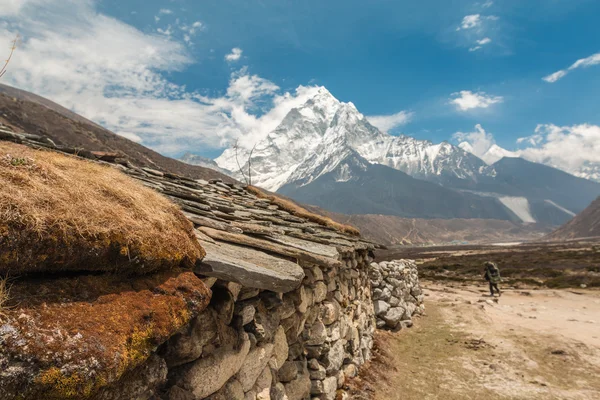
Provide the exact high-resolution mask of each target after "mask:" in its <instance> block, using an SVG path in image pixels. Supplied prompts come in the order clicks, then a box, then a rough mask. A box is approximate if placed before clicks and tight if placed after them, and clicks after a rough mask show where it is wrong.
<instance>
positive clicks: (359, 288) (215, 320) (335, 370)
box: [158, 251, 375, 400]
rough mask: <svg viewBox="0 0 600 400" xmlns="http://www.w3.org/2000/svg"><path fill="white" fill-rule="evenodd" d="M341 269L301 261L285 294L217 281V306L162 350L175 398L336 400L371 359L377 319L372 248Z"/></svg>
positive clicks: (347, 259)
mask: <svg viewBox="0 0 600 400" xmlns="http://www.w3.org/2000/svg"><path fill="white" fill-rule="evenodd" d="M341 261H342V262H341V267H337V268H324V267H319V266H316V265H311V264H308V263H302V264H301V266H302V267H303V269H304V273H305V278H304V280H303V281H302V284H301V285H300V287H299V288H298V289H296V290H294V291H292V292H288V293H285V294H281V293H275V292H271V291H260V290H257V289H249V288H245V287H242V286H241V285H239V284H236V283H232V282H225V281H220V280H218V281H215V283H214V284H213V286H212V290H213V300H212V303H211V306H210V307H209V308H208V309H207V310H206V311H205V312H203V313H202V314H201V315H200V316H199V317H198V318H196V319H195V320H194V322H193V323H192V324H191V325H190V326H189V327H187V328H186V329H185V330H184V331H183V332H180V333H179V334H178V335H176V336H174V337H172V338H171V339H170V340H169V342H167V343H166V344H165V345H163V346H162V348H161V349H159V351H158V354H159V355H161V356H162V357H163V358H164V359H165V361H166V362H167V367H168V385H167V387H166V388H165V391H164V395H163V398H164V399H168V400H192V399H194V400H199V399H205V398H209V399H212V400H259V399H260V400H265V399H273V400H284V399H287V400H301V399H311V398H312V399H320V400H333V399H335V398H336V396H337V395H338V393H339V389H341V388H342V386H343V384H344V382H345V380H346V378H352V377H354V376H356V374H357V373H358V368H359V367H360V366H361V365H362V364H364V363H365V362H366V361H367V360H369V359H370V357H371V348H372V346H373V334H374V331H375V317H374V311H373V306H372V300H371V291H370V285H369V276H368V265H369V263H370V262H371V261H373V259H372V258H371V257H370V256H369V254H368V252H367V251H356V252H349V253H345V254H343V256H342V260H341Z"/></svg>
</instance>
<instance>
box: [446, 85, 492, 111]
mask: <svg viewBox="0 0 600 400" xmlns="http://www.w3.org/2000/svg"><path fill="white" fill-rule="evenodd" d="M452 96H454V99H452V100H450V103H451V104H453V105H455V106H456V108H457V109H458V110H459V111H469V110H472V109H476V108H488V107H490V106H491V105H493V104H497V103H502V102H503V101H504V98H503V97H502V96H492V95H488V94H486V93H485V92H476V93H473V92H471V91H469V90H461V91H460V92H459V93H452Z"/></svg>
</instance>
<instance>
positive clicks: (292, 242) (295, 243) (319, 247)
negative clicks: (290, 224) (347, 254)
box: [267, 235, 340, 260]
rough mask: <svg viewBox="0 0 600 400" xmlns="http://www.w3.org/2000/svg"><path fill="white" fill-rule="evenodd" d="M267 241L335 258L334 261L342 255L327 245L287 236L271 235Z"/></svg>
mask: <svg viewBox="0 0 600 400" xmlns="http://www.w3.org/2000/svg"><path fill="white" fill-rule="evenodd" d="M267 239H268V240H271V241H273V242H276V243H279V244H283V245H286V246H292V247H295V248H297V249H300V250H304V251H308V252H310V253H314V254H318V255H321V256H323V257H329V258H333V259H334V260H337V258H338V256H339V255H340V253H339V252H338V251H337V249H336V248H335V247H333V246H327V245H325V244H321V243H317V242H314V241H313V242H311V241H308V240H303V239H299V238H294V237H290V236H285V235H271V236H270V237H268V238H267Z"/></svg>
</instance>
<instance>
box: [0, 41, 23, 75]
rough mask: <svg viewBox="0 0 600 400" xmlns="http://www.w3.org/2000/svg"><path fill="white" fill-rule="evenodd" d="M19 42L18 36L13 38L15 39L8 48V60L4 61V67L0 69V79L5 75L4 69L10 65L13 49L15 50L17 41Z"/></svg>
mask: <svg viewBox="0 0 600 400" xmlns="http://www.w3.org/2000/svg"><path fill="white" fill-rule="evenodd" d="M18 40H19V35H17V36H15V39H14V40H13V42H12V46H11V48H10V54H9V55H8V58H7V59H6V61H5V62H4V65H3V66H2V69H0V78H2V76H3V75H4V74H5V73H6V67H8V64H9V63H10V60H11V59H12V56H13V54H14V52H15V49H16V48H17V41H18Z"/></svg>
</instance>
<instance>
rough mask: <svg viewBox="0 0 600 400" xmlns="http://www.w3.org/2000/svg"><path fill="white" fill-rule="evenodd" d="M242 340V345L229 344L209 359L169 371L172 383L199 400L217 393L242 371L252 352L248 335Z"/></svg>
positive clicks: (205, 358) (244, 335)
mask: <svg viewBox="0 0 600 400" xmlns="http://www.w3.org/2000/svg"><path fill="white" fill-rule="evenodd" d="M241 339H242V340H241V342H242V343H241V345H236V344H232V343H229V344H227V345H225V346H223V347H221V348H219V349H217V350H215V351H214V352H213V353H212V354H211V355H210V356H208V357H203V358H201V359H199V360H197V361H194V362H192V363H189V364H185V365H183V366H181V367H179V368H177V369H175V370H173V371H172V372H171V371H169V372H170V373H169V375H170V381H172V382H173V383H174V384H175V385H177V386H180V387H181V388H182V389H185V390H188V391H190V392H192V393H193V394H194V396H196V398H197V399H204V398H205V397H208V396H209V395H211V394H213V393H215V392H217V391H218V390H219V389H221V388H222V387H223V385H225V383H226V382H227V381H228V380H229V379H230V378H231V377H232V376H234V375H235V374H236V373H237V372H238V371H239V370H240V368H241V366H242V364H243V362H244V360H245V359H246V356H247V355H248V353H249V351H250V340H249V339H248V335H247V334H245V333H243V337H242V338H241ZM249 389H250V388H249Z"/></svg>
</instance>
